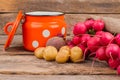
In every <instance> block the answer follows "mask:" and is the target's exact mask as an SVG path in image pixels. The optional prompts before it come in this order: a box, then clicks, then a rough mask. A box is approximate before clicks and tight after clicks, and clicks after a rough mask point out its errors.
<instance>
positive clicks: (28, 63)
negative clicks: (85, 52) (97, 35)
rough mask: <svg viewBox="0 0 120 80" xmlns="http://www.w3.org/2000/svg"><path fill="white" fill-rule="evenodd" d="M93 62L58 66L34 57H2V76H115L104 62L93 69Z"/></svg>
mask: <svg viewBox="0 0 120 80" xmlns="http://www.w3.org/2000/svg"><path fill="white" fill-rule="evenodd" d="M91 65H92V61H90V60H87V61H85V62H84V63H78V64H77V63H65V64H58V63H56V62H55V61H52V62H48V61H45V60H43V59H37V58H36V57H35V56H32V55H21V56H20V55H12V56H11V55H1V56H0V74H21V75H23V74H24V75H25V74H29V75H30V74H31V75H68V74H69V75H73V74H74V75H75V74H76V75H83V74H84V75H85V74H86V75H87V74H96V75H98V74H99V75H100V74H101V75H108V74H109V75H113V74H116V70H112V69H110V68H109V67H108V65H107V64H106V63H104V62H95V64H94V67H93V69H92V68H91Z"/></svg>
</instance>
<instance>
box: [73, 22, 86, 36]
mask: <svg viewBox="0 0 120 80" xmlns="http://www.w3.org/2000/svg"><path fill="white" fill-rule="evenodd" d="M86 31H87V28H86V26H85V24H84V23H81V22H79V23H77V24H76V25H75V26H74V28H73V34H74V35H79V34H84V33H86Z"/></svg>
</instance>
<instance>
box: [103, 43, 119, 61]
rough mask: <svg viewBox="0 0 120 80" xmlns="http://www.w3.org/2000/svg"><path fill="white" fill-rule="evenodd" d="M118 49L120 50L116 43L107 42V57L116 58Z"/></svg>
mask: <svg viewBox="0 0 120 80" xmlns="http://www.w3.org/2000/svg"><path fill="white" fill-rule="evenodd" d="M119 51H120V48H119V46H118V45H117V44H109V45H108V46H107V47H106V51H105V53H106V55H107V57H108V58H111V59H116V58H118V55H119Z"/></svg>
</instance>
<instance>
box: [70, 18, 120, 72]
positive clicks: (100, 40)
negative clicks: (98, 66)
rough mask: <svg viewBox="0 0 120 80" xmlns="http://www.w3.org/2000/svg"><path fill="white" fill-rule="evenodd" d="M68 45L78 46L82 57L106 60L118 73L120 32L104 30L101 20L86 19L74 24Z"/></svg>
mask: <svg viewBox="0 0 120 80" xmlns="http://www.w3.org/2000/svg"><path fill="white" fill-rule="evenodd" d="M73 34H74V36H73V39H72V40H71V41H70V42H69V43H68V45H69V46H70V47H74V46H78V47H80V48H81V49H82V50H83V52H84V57H85V59H86V57H88V55H93V54H94V57H95V58H97V59H99V60H101V61H106V62H107V63H108V65H109V67H110V68H112V69H117V72H118V74H120V34H117V35H116V36H115V35H113V34H112V33H110V32H107V31H105V23H104V21H103V20H94V19H93V18H89V19H87V20H86V21H85V22H79V23H77V24H75V26H74V28H73Z"/></svg>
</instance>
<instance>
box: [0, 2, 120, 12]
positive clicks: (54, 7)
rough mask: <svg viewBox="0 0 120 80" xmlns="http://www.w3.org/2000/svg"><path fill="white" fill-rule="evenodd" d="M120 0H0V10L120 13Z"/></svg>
mask: <svg viewBox="0 0 120 80" xmlns="http://www.w3.org/2000/svg"><path fill="white" fill-rule="evenodd" d="M119 4H120V0H100V1H98V0H92V1H90V0H7V1H6V0H0V12H16V11H18V10H20V9H23V10H24V11H25V12H27V11H37V10H44V11H62V12H66V13H120V5H119Z"/></svg>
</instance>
